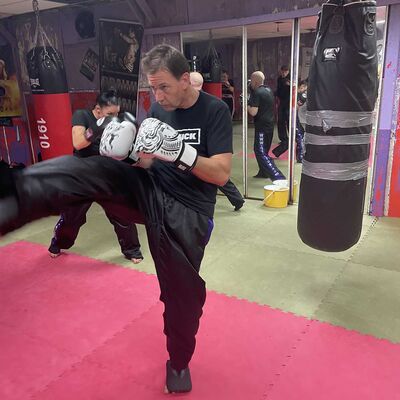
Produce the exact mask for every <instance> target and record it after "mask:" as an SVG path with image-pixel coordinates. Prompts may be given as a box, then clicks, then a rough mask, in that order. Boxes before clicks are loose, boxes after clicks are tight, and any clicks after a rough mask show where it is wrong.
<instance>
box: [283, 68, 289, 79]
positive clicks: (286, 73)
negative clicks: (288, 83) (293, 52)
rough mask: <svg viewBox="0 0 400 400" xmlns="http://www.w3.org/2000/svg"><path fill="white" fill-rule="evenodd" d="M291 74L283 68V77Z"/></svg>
mask: <svg viewBox="0 0 400 400" xmlns="http://www.w3.org/2000/svg"><path fill="white" fill-rule="evenodd" d="M288 75H289V70H287V69H281V77H282V78H286V77H287V76H288Z"/></svg>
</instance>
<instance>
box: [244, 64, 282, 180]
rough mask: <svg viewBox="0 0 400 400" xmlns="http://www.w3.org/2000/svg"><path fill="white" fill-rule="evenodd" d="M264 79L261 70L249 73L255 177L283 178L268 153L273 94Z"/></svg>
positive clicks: (272, 119)
mask: <svg viewBox="0 0 400 400" xmlns="http://www.w3.org/2000/svg"><path fill="white" fill-rule="evenodd" d="M264 80H265V77H264V74H263V73H262V72H261V71H255V72H253V73H252V74H251V79H250V98H249V101H248V105H247V111H248V113H249V114H250V115H251V116H252V117H254V154H255V155H256V160H257V164H258V168H259V172H258V173H257V175H255V178H271V180H277V179H285V178H284V176H283V174H282V173H281V172H280V171H279V170H278V168H277V167H276V166H275V164H274V162H273V160H272V159H271V157H270V156H269V155H268V152H269V149H270V148H271V143H272V137H273V134H274V94H273V92H272V90H271V89H270V88H269V87H268V86H265V85H264Z"/></svg>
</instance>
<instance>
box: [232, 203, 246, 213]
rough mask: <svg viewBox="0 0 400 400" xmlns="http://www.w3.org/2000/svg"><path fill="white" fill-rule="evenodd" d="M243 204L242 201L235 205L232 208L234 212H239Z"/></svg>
mask: <svg viewBox="0 0 400 400" xmlns="http://www.w3.org/2000/svg"><path fill="white" fill-rule="evenodd" d="M243 204H244V201H242V202H241V203H239V204H236V206H235V208H234V211H239V210H240V209H241V208H242V207H243Z"/></svg>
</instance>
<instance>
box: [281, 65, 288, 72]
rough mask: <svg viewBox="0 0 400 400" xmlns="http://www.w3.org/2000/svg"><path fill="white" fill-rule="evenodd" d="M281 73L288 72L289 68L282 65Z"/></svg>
mask: <svg viewBox="0 0 400 400" xmlns="http://www.w3.org/2000/svg"><path fill="white" fill-rule="evenodd" d="M281 71H289V67H288V66H287V65H282V67H281Z"/></svg>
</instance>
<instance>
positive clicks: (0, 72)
mask: <svg viewBox="0 0 400 400" xmlns="http://www.w3.org/2000/svg"><path fill="white" fill-rule="evenodd" d="M7 79H8V74H7V71H6V62H5V61H4V60H1V59H0V80H2V81H6V80H7Z"/></svg>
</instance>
